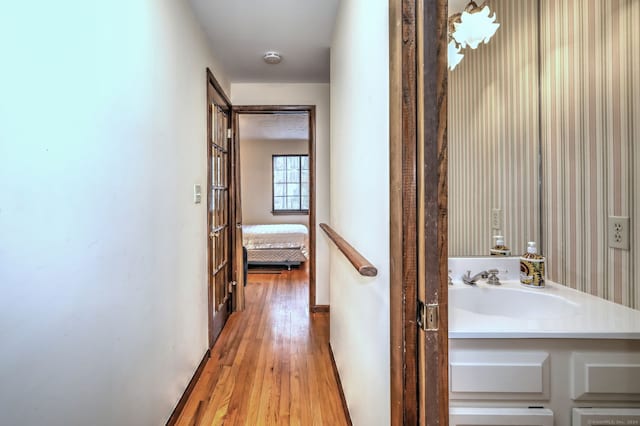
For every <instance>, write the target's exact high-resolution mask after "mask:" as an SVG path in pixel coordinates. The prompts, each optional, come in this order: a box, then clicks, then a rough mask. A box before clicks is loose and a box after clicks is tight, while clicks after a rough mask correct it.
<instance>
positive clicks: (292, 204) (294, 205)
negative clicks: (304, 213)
mask: <svg viewBox="0 0 640 426" xmlns="http://www.w3.org/2000/svg"><path fill="white" fill-rule="evenodd" d="M287 210H300V198H298V197H287Z"/></svg>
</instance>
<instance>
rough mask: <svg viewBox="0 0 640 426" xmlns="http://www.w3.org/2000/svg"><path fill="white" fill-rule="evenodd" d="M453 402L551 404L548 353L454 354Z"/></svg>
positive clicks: (450, 381)
mask: <svg viewBox="0 0 640 426" xmlns="http://www.w3.org/2000/svg"><path fill="white" fill-rule="evenodd" d="M449 386H450V391H451V398H452V399H489V400H494V399H496V400H548V399H549V354H548V353H547V352H506V351H473V350H464V351H452V352H451V354H450V363H449Z"/></svg>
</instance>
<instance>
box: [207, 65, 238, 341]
mask: <svg viewBox="0 0 640 426" xmlns="http://www.w3.org/2000/svg"><path fill="white" fill-rule="evenodd" d="M206 88H207V92H206V93H207V105H206V111H207V136H206V153H207V187H206V192H207V196H206V209H207V281H206V282H207V299H208V302H207V310H208V312H207V318H208V336H209V349H211V348H212V347H213V345H214V343H215V337H214V335H213V334H214V316H213V311H214V304H215V303H216V302H215V300H214V299H215V294H214V292H213V286H212V282H211V281H212V276H213V270H212V264H211V244H210V241H209V238H210V237H209V233H210V232H211V215H210V214H209V206H210V205H211V186H212V182H211V155H212V147H211V136H212V132H213V123H212V122H211V113H210V110H209V108H210V104H211V101H212V100H214V101H215V102H217V103H218V104H219V105H223V106H224V108H225V109H227V110H228V112H229V119H228V120H227V128H230V126H231V102H230V101H229V98H228V97H227V95H226V94H225V93H224V90H223V89H222V86H220V83H218V80H216V78H215V77H214V75H213V73H212V72H211V70H210V69H209V68H207V82H206ZM227 146H228V153H229V154H228V155H229V158H230V159H231V158H233V146H232V144H231V143H228V144H227ZM229 169H230V168H229ZM227 174H228V176H227V179H228V182H229V185H230V186H229V191H228V192H229V194H228V198H229V208H228V211H229V218H228V219H227V220H228V223H229V233H230V234H231V235H233V229H232V226H231V224H232V223H234V222H232V220H233V210H234V209H233V208H232V200H234V199H235V198H234V196H233V191H234V189H233V187H232V186H231V183H232V179H231V173H230V170H227ZM231 241H233V240H231ZM232 247H233V243H231V244H230V247H229V257H228V259H227V261H228V266H227V268H233V265H234V264H235V263H234V261H235V256H236V254H235V253H234V250H233V249H232Z"/></svg>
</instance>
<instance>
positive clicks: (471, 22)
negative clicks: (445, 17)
mask: <svg viewBox="0 0 640 426" xmlns="http://www.w3.org/2000/svg"><path fill="white" fill-rule="evenodd" d="M487 3H488V1H485V2H484V3H482V4H481V5H480V6H478V5H477V4H476V2H474V1H470V2H469V3H468V4H467V5H466V6H465V8H464V11H462V13H456V14H455V15H451V16H450V17H449V69H450V70H452V71H453V69H454V68H455V67H456V65H458V64H459V63H460V61H461V60H462V57H463V56H464V55H462V54H460V50H461V49H462V48H466V47H470V48H472V49H476V48H477V47H478V45H479V44H480V43H481V42H484V43H485V44H486V43H489V40H490V39H491V37H493V35H494V34H495V33H496V31H497V30H498V28H499V27H500V24H498V23H496V22H495V21H496V14H495V12H493V15H491V9H490V8H489V5H488V4H487Z"/></svg>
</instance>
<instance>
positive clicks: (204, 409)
mask: <svg viewBox="0 0 640 426" xmlns="http://www.w3.org/2000/svg"><path fill="white" fill-rule="evenodd" d="M306 280H307V274H306V272H305V271H303V270H292V271H290V272H288V271H283V272H282V273H281V274H249V279H248V284H247V287H246V293H245V294H246V302H247V304H246V310H245V311H244V312H240V313H234V314H232V315H231V316H230V317H229V321H228V323H227V325H226V326H225V328H224V330H223V331H222V334H221V335H220V338H219V340H218V341H217V342H216V344H215V346H214V347H213V349H212V351H211V358H210V359H209V361H208V362H207V364H206V366H205V368H204V371H203V373H202V375H201V376H200V379H199V380H198V382H197V384H196V386H195V388H194V390H193V393H192V394H191V396H190V398H189V400H188V401H187V403H186V405H185V407H184V410H183V411H182V413H181V415H180V417H179V418H178V421H177V424H178V425H289V424H291V425H303V426H306V425H331V426H334V425H335V426H339V425H347V424H349V423H348V421H347V417H346V416H345V413H344V410H343V406H342V400H341V398H340V391H339V388H338V384H337V382H336V378H335V376H334V372H333V368H332V364H331V358H330V352H329V343H328V342H329V314H328V313H324V312H322V313H313V314H310V313H309V308H308V300H309V299H308V293H307V289H308V284H307V282H306Z"/></svg>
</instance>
